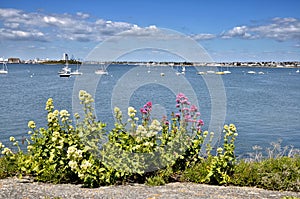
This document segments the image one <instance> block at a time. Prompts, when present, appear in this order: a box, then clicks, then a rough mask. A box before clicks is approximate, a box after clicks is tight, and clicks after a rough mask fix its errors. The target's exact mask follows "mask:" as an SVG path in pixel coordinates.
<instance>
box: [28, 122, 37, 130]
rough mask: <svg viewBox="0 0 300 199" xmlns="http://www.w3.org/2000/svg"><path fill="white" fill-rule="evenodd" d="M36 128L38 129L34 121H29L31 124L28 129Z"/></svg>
mask: <svg viewBox="0 0 300 199" xmlns="http://www.w3.org/2000/svg"><path fill="white" fill-rule="evenodd" d="M35 127H36V126H35V123H34V121H29V122H28V128H30V129H34V128H35Z"/></svg>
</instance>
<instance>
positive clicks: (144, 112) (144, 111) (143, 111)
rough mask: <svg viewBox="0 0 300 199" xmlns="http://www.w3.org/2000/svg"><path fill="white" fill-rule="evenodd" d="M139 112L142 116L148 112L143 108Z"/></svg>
mask: <svg viewBox="0 0 300 199" xmlns="http://www.w3.org/2000/svg"><path fill="white" fill-rule="evenodd" d="M140 111H141V113H142V114H147V113H148V111H147V110H146V109H144V108H141V109H140Z"/></svg>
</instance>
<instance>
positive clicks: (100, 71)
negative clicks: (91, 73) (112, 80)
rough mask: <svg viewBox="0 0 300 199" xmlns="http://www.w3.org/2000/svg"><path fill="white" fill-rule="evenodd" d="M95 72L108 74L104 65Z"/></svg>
mask: <svg viewBox="0 0 300 199" xmlns="http://www.w3.org/2000/svg"><path fill="white" fill-rule="evenodd" d="M95 74H97V75H108V72H107V70H106V69H105V67H104V66H103V65H102V67H101V68H100V69H98V70H96V71H95Z"/></svg>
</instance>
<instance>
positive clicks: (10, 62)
mask: <svg viewBox="0 0 300 199" xmlns="http://www.w3.org/2000/svg"><path fill="white" fill-rule="evenodd" d="M8 63H9V64H20V63H21V60H20V58H8Z"/></svg>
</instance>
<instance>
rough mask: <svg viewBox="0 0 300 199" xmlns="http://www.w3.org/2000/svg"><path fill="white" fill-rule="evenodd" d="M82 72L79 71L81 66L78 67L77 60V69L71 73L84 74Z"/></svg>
mask: <svg viewBox="0 0 300 199" xmlns="http://www.w3.org/2000/svg"><path fill="white" fill-rule="evenodd" d="M82 74H83V73H82V72H79V68H78V62H77V68H76V70H75V71H73V72H71V75H82Z"/></svg>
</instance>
